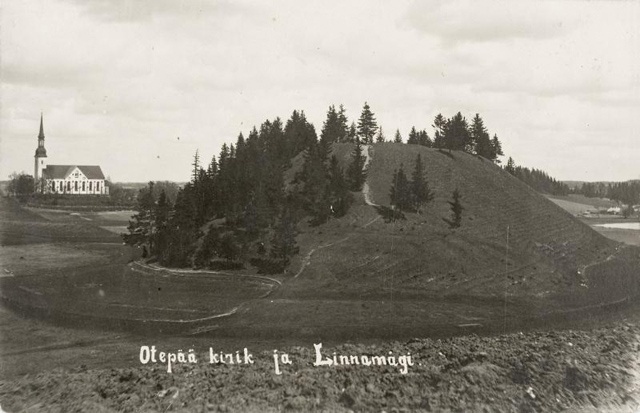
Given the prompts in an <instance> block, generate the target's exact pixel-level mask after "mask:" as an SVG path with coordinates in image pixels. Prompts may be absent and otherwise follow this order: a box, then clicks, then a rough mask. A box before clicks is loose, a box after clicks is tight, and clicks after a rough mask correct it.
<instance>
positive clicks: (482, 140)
mask: <svg viewBox="0 0 640 413" xmlns="http://www.w3.org/2000/svg"><path fill="white" fill-rule="evenodd" d="M469 134H470V137H471V146H472V147H473V150H474V152H475V153H476V155H478V156H482V157H483V158H486V159H489V160H493V159H494V158H493V147H492V145H491V139H490V138H489V133H488V132H487V128H486V127H485V126H484V121H483V120H482V118H481V117H480V114H479V113H476V116H475V117H474V118H473V119H472V121H471V126H470V128H469Z"/></svg>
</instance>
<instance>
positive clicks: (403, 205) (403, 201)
mask: <svg viewBox="0 0 640 413" xmlns="http://www.w3.org/2000/svg"><path fill="white" fill-rule="evenodd" d="M389 198H390V199H391V205H393V206H395V208H396V210H398V211H408V210H410V209H411V204H412V196H411V187H410V184H409V180H408V179H407V175H406V174H405V172H404V167H403V165H402V164H400V169H398V170H396V171H395V172H394V174H393V181H392V184H391V190H390V193H389Z"/></svg>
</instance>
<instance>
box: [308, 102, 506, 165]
mask: <svg viewBox="0 0 640 413" xmlns="http://www.w3.org/2000/svg"><path fill="white" fill-rule="evenodd" d="M432 126H433V129H434V133H433V138H431V137H430V136H429V134H428V133H427V131H426V130H425V129H422V130H417V129H416V127H415V126H413V127H412V128H411V130H410V131H409V135H408V139H407V143H408V144H414V145H422V146H426V147H430V148H431V147H432V148H438V149H446V150H449V151H452V150H459V151H465V152H469V153H472V154H476V155H479V156H482V157H484V158H486V159H489V160H491V161H494V162H496V163H499V162H500V160H499V156H502V155H504V153H503V152H502V143H501V142H500V140H499V139H498V136H497V135H496V134H494V135H493V138H491V136H490V134H489V132H488V130H487V128H486V126H485V125H484V121H483V119H482V117H480V114H476V115H475V116H474V118H473V119H472V120H471V122H468V121H467V119H466V118H465V117H464V116H462V114H461V113H460V112H458V113H456V114H455V115H454V116H452V117H451V118H445V117H444V116H442V114H438V115H437V116H436V117H435V119H434V120H433V125H432ZM321 137H322V139H324V140H325V141H326V142H327V143H329V144H330V143H334V142H349V143H355V142H356V140H358V139H359V140H360V142H361V143H362V144H363V145H370V144H373V143H374V142H376V143H380V142H387V139H386V137H385V135H384V133H383V131H382V127H380V126H379V125H378V123H377V120H376V117H375V115H374V113H373V112H372V110H371V107H370V106H369V105H368V104H367V103H366V102H365V104H364V107H363V108H362V112H361V114H360V118H359V119H358V123H357V125H356V124H355V123H351V125H349V124H348V119H347V116H346V113H345V109H344V107H343V106H342V105H340V106H339V108H338V109H336V108H335V106H330V107H329V110H328V112H327V117H326V120H325V122H324V126H323V128H322V133H321ZM392 142H394V143H403V138H402V135H401V134H400V131H399V130H396V133H395V135H394V138H393V141H392Z"/></svg>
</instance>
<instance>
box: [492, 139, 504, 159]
mask: <svg viewBox="0 0 640 413" xmlns="http://www.w3.org/2000/svg"><path fill="white" fill-rule="evenodd" d="M498 156H504V153H503V152H502V144H501V143H500V140H499V139H498V135H495V134H494V135H493V139H491V160H492V161H493V162H495V163H500V159H498Z"/></svg>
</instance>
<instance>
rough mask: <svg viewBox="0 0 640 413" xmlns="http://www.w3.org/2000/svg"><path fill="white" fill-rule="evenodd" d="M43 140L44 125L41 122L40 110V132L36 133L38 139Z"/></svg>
mask: <svg viewBox="0 0 640 413" xmlns="http://www.w3.org/2000/svg"><path fill="white" fill-rule="evenodd" d="M40 139H42V140H44V125H43V123H42V112H40V134H39V135H38V140H40Z"/></svg>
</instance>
